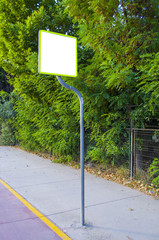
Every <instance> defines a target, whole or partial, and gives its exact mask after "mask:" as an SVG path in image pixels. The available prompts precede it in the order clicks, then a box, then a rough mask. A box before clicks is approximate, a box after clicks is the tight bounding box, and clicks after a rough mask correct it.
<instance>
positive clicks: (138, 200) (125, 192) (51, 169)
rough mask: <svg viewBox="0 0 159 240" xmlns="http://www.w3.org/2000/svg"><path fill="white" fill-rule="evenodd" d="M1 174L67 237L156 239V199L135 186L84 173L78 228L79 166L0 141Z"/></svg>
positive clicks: (158, 235)
mask: <svg viewBox="0 0 159 240" xmlns="http://www.w3.org/2000/svg"><path fill="white" fill-rule="evenodd" d="M0 179H2V180H3V181H5V182H6V183H7V184H9V185H10V186H11V187H12V188H13V189H14V190H15V191H16V192H18V193H19V194H20V195H21V196H23V197H24V198H25V199H26V200H27V201H28V202H29V203H31V204H32V205H33V206H34V207H35V208H36V209H38V210H39V211H40V212H42V213H43V214H44V215H45V216H47V217H48V218H49V219H50V220H51V221H53V222H54V223H55V224H56V225H57V226H58V227H59V228H60V229H62V230H63V232H65V233H66V234H67V235H68V236H69V237H70V238H71V239H72V240H107V239H108V240H159V200H154V199H153V198H152V197H151V196H147V195H145V194H143V193H140V192H138V191H136V190H132V189H130V188H128V187H124V186H122V185H119V184H117V183H114V182H111V181H106V180H105V179H102V178H100V177H95V176H92V175H91V174H88V173H86V174H85V222H86V226H84V227H81V223H80V170H77V169H73V168H70V167H67V166H64V165H61V164H54V163H52V162H51V161H50V160H49V159H44V158H42V157H38V156H37V155H34V154H31V153H28V152H25V151H23V150H19V149H16V148H13V147H4V146H1V147H0ZM0 194H1V192H0ZM0 196H1V195H0ZM0 207H1V206H0ZM37 240H38V239H37ZM44 240H47V239H44Z"/></svg>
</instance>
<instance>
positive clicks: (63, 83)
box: [56, 76, 85, 226]
mask: <svg viewBox="0 0 159 240" xmlns="http://www.w3.org/2000/svg"><path fill="white" fill-rule="evenodd" d="M56 77H57V79H58V81H59V83H60V84H61V85H62V86H63V87H65V88H67V89H69V90H71V91H73V92H75V93H76V94H77V96H78V98H79V101H80V163H81V224H82V226H84V224H85V219H84V218H85V216H84V215H85V212H84V101H83V97H82V95H81V93H80V92H79V91H78V90H77V89H76V88H74V87H72V86H69V85H68V84H66V83H65V82H64V81H63V80H62V78H61V77H60V76H56Z"/></svg>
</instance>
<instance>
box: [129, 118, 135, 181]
mask: <svg viewBox="0 0 159 240" xmlns="http://www.w3.org/2000/svg"><path fill="white" fill-rule="evenodd" d="M133 144H134V141H133V121H132V119H131V123H130V154H131V155H130V178H131V179H132V178H133V162H134V161H133V160H134V159H133Z"/></svg>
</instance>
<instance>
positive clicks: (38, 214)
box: [0, 179, 71, 240]
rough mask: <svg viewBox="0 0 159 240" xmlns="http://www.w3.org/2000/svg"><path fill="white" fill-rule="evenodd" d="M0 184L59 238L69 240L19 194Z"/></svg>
mask: <svg viewBox="0 0 159 240" xmlns="http://www.w3.org/2000/svg"><path fill="white" fill-rule="evenodd" d="M0 183H2V184H3V185H4V186H5V187H6V188H7V189H8V190H9V191H10V192H12V193H13V194H14V195H15V196H16V197H17V198H18V199H19V200H20V201H21V202H22V203H23V204H24V205H25V206H26V207H27V208H29V209H30V210H31V211H32V212H33V213H34V214H35V215H36V216H37V217H38V218H40V219H41V220H42V221H43V222H44V223H45V224H46V225H47V226H48V227H50V228H51V229H52V230H53V231H54V232H55V233H56V234H57V235H58V236H59V237H61V238H62V239H63V240H71V238H69V237H68V236H67V235H66V234H65V233H63V232H62V231H61V230H60V229H59V228H58V227H57V226H56V225H55V224H53V223H52V222H51V221H50V220H49V219H48V218H46V217H45V216H44V215H43V214H42V213H40V212H39V211H38V210H37V209H36V208H34V207H33V206H32V205H31V204H30V203H28V202H27V201H26V200H25V199H24V198H23V197H22V196H21V195H20V194H18V193H17V192H16V191H15V190H13V189H12V188H11V187H10V186H9V185H8V184H7V183H5V182H4V181H3V180H1V179H0Z"/></svg>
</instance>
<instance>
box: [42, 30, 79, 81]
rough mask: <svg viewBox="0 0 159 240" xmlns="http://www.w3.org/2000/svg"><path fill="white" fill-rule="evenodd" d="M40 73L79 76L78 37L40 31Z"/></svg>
mask: <svg viewBox="0 0 159 240" xmlns="http://www.w3.org/2000/svg"><path fill="white" fill-rule="evenodd" d="M39 73H42V74H51V75H59V76H70V77H76V76H77V38H76V37H72V36H68V35H64V34H59V33H54V32H49V31H43V30H40V31H39Z"/></svg>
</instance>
